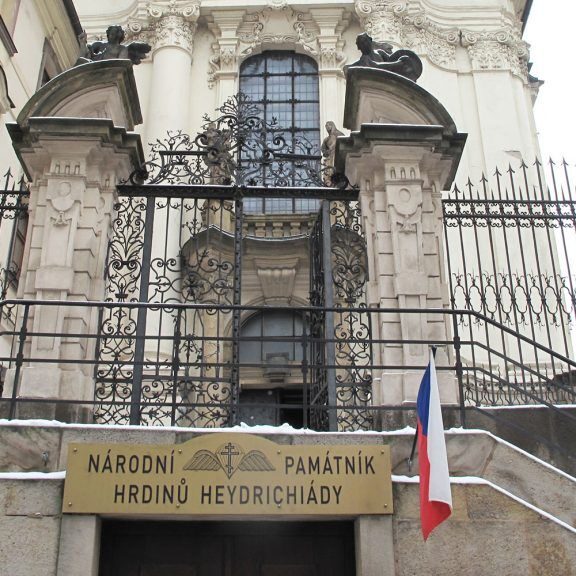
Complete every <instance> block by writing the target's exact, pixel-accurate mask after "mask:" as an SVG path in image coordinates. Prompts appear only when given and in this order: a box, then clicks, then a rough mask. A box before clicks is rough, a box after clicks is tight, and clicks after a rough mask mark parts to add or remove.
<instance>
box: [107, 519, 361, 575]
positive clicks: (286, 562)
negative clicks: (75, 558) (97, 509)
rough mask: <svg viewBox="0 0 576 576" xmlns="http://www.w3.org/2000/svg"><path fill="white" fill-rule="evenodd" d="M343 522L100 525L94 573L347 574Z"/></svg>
mask: <svg viewBox="0 0 576 576" xmlns="http://www.w3.org/2000/svg"><path fill="white" fill-rule="evenodd" d="M354 573H355V561H354V530H353V525H352V524H351V523H348V522H331V523H327V522H117V521H116V522H104V523H103V529H102V549H101V558H100V576H326V575H330V576H353V575H354Z"/></svg>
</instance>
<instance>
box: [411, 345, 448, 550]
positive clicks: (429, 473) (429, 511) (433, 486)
mask: <svg viewBox="0 0 576 576" xmlns="http://www.w3.org/2000/svg"><path fill="white" fill-rule="evenodd" d="M417 413H418V457H419V460H420V519H421V522H422V535H423V536H424V540H427V539H428V536H429V535H430V533H431V532H432V530H434V528H436V526H438V525H439V524H441V523H442V522H444V520H446V518H448V517H449V516H450V514H452V493H451V491H450V474H449V472H448V457H447V455H446V442H445V440H444V424H443V423H442V410H441V408H440V393H439V392H438V380H437V378H436V366H435V365H434V354H433V353H432V350H431V351H430V362H429V364H428V368H426V372H425V373H424V377H423V378H422V382H421V384H420V390H419V391H418V402H417Z"/></svg>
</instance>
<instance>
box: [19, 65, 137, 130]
mask: <svg viewBox="0 0 576 576" xmlns="http://www.w3.org/2000/svg"><path fill="white" fill-rule="evenodd" d="M32 117H48V118H84V119H86V118H99V119H108V120H112V122H113V123H114V126H116V127H121V128H125V129H126V130H129V131H131V130H133V129H134V126H135V125H137V124H140V123H141V122H142V113H141V111H140V103H139V100H138V91H137V89H136V81H135V79H134V73H133V71H132V63H131V62H130V60H105V61H101V62H90V63H88V64H82V65H81V66H76V67H74V68H71V69H70V70H66V72H63V73H62V74H59V75H58V76H56V77H55V78H53V79H52V80H50V82H48V83H47V84H45V85H44V86H42V88H41V89H40V90H38V92H36V94H34V96H32V98H31V99H30V100H29V101H28V103H27V104H26V105H25V106H24V108H23V109H22V111H21V112H20V114H19V115H18V124H19V125H20V127H22V128H25V127H27V125H28V122H29V119H30V118H32Z"/></svg>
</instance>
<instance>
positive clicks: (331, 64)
mask: <svg viewBox="0 0 576 576" xmlns="http://www.w3.org/2000/svg"><path fill="white" fill-rule="evenodd" d="M278 12H281V13H282V15H283V16H284V18H285V19H286V21H287V23H288V24H289V26H288V27H287V28H286V31H285V32H282V33H279V32H278V31H277V27H274V26H269V22H270V18H271V17H274V13H278ZM347 25H348V20H347V18H343V19H342V20H341V22H340V24H339V26H338V29H337V30H336V35H335V36H336V38H337V39H336V40H333V41H331V42H323V40H324V39H323V38H322V37H321V36H320V29H319V27H318V26H317V24H316V22H314V20H313V18H312V16H310V15H309V14H305V13H303V12H297V11H296V10H293V9H292V8H290V7H289V6H287V5H286V1H285V0H271V2H269V6H268V7H267V8H265V9H263V10H261V11H260V12H256V13H253V14H247V15H246V16H245V17H244V21H243V22H242V23H241V24H240V25H239V27H238V31H237V41H235V42H233V43H230V41H228V44H225V43H224V42H223V41H222V40H219V41H218V42H215V43H214V44H213V45H212V50H213V54H212V56H211V58H210V60H209V64H210V70H209V72H208V86H209V87H210V88H212V87H213V86H214V85H215V82H216V78H217V76H218V73H219V72H222V71H225V70H229V71H234V72H235V71H236V70H237V68H238V62H239V60H240V59H241V58H243V57H246V56H250V55H251V54H252V53H254V51H255V50H256V49H257V48H258V47H260V46H261V45H262V44H278V45H280V44H297V45H299V46H300V47H301V48H302V49H303V50H304V52H306V53H307V54H310V55H311V56H313V57H315V58H316V59H317V60H318V61H319V63H320V66H321V68H324V69H326V68H336V69H340V70H341V69H342V67H343V65H344V63H345V56H344V52H343V47H344V41H343V40H342V39H341V38H340V35H341V33H342V32H343V31H344V29H345V28H346V26H347Z"/></svg>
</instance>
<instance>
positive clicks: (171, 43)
mask: <svg viewBox="0 0 576 576" xmlns="http://www.w3.org/2000/svg"><path fill="white" fill-rule="evenodd" d="M199 16H200V0H195V1H192V2H185V3H180V2H177V1H176V0H169V1H162V0H159V1H157V2H149V3H148V4H147V6H146V12H145V19H140V18H138V19H135V20H132V21H130V22H128V32H129V34H130V37H131V39H138V40H142V41H145V42H147V43H149V44H150V45H151V46H152V54H154V52H156V51H158V50H160V49H161V48H166V47H175V48H181V49H183V50H185V51H186V52H188V54H190V55H191V54H192V50H193V48H194V33H195V32H196V25H197V21H198V18H199Z"/></svg>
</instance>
